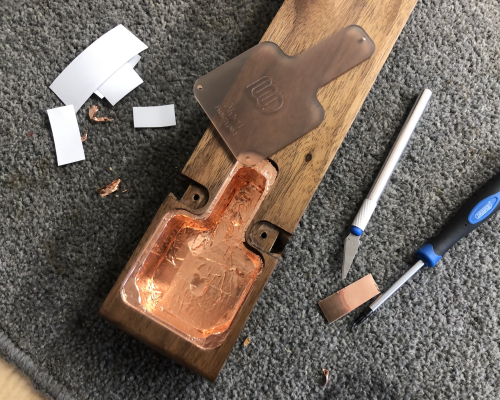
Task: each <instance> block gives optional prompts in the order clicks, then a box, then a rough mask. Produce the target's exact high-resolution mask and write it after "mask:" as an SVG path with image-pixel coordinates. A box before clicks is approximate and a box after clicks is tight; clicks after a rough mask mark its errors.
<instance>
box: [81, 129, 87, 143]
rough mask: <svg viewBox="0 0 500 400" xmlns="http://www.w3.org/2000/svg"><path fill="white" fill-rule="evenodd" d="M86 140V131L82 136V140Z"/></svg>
mask: <svg viewBox="0 0 500 400" xmlns="http://www.w3.org/2000/svg"><path fill="white" fill-rule="evenodd" d="M86 140H87V131H85V133H84V134H83V136H82V142H85V141H86Z"/></svg>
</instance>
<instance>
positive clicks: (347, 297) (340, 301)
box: [318, 274, 380, 323]
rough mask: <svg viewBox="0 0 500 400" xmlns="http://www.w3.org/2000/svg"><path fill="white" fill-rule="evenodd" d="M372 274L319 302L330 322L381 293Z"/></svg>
mask: <svg viewBox="0 0 500 400" xmlns="http://www.w3.org/2000/svg"><path fill="white" fill-rule="evenodd" d="M379 293H380V291H379V290H378V287H377V284H376V283H375V281H374V280H373V277H372V275H371V274H368V275H366V276H364V277H363V278H361V279H360V280H358V281H356V282H354V283H352V284H350V285H349V286H347V287H345V288H344V289H342V290H339V291H338V292H337V293H334V294H332V295H331V296H329V297H327V298H326V299H324V300H321V301H320V302H319V303H318V304H319V306H320V307H321V311H323V314H324V315H325V318H326V319H327V321H328V323H331V322H333V321H336V320H337V319H339V318H341V317H343V316H344V315H346V314H348V313H350V312H351V311H352V310H354V309H355V308H358V307H359V306H360V305H361V304H363V303H364V302H366V301H368V300H370V299H371V298H372V297H374V296H376V295H377V294H379Z"/></svg>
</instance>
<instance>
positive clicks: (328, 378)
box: [323, 368, 330, 386]
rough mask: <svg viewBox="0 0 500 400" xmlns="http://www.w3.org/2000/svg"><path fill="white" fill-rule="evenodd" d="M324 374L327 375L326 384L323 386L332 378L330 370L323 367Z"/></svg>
mask: <svg viewBox="0 0 500 400" xmlns="http://www.w3.org/2000/svg"><path fill="white" fill-rule="evenodd" d="M323 375H325V384H324V385H323V386H326V385H328V381H329V380H330V371H329V370H327V369H324V368H323Z"/></svg>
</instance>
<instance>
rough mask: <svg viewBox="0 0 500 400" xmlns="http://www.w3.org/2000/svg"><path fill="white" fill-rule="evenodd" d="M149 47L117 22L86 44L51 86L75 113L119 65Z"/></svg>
mask: <svg viewBox="0 0 500 400" xmlns="http://www.w3.org/2000/svg"><path fill="white" fill-rule="evenodd" d="M147 48H148V47H147V46H146V45H145V44H144V43H143V42H141V41H140V40H139V39H137V38H136V37H135V36H134V35H133V34H132V33H131V32H130V31H129V30H128V29H127V28H125V27H124V26H123V25H118V26H117V27H116V28H113V29H111V30H110V31H109V32H108V33H106V34H104V35H103V36H101V37H100V38H99V39H97V40H96V41H95V42H94V43H92V44H91V45H90V46H89V47H87V48H86V49H85V50H84V51H83V52H82V53H81V54H80V55H79V56H78V57H76V58H75V59H74V60H73V61H72V62H71V64H69V65H68V66H67V67H66V68H65V70H64V71H63V72H62V73H61V74H60V75H59V76H58V77H57V78H56V79H55V81H54V82H52V85H50V88H51V89H52V91H53V92H54V93H55V94H56V95H57V96H58V97H59V98H60V99H61V100H62V101H63V103H64V104H66V105H69V104H73V106H74V108H75V112H76V111H78V110H79V109H80V107H81V106H82V105H83V104H84V103H85V101H86V100H87V99H88V98H89V97H90V96H91V95H92V93H94V91H96V90H97V89H98V88H99V86H101V85H102V84H103V83H104V81H106V80H107V79H108V78H109V77H110V76H111V75H113V74H114V73H115V72H116V71H117V70H118V69H119V68H120V67H121V66H123V65H124V64H125V63H126V62H127V61H128V60H130V59H132V57H134V56H135V55H137V54H138V53H140V52H141V51H143V50H145V49H147Z"/></svg>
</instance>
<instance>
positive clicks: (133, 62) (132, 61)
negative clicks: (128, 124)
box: [94, 54, 142, 105]
mask: <svg viewBox="0 0 500 400" xmlns="http://www.w3.org/2000/svg"><path fill="white" fill-rule="evenodd" d="M140 59H141V56H140V55H139V54H137V55H136V56H134V57H132V58H131V59H130V60H128V61H127V63H126V64H124V65H123V66H122V67H121V68H120V69H119V70H118V71H116V72H115V73H114V74H113V75H111V76H110V77H109V78H108V79H107V81H106V82H108V81H109V80H113V77H114V76H115V75H116V74H120V71H121V70H122V68H127V65H130V66H132V68H134V67H135V66H136V65H137V63H138V62H139V60H140ZM137 76H138V75H137ZM106 82H104V83H106ZM104 83H103V85H104ZM117 83H118V82H115V84H117ZM141 83H142V82H141ZM108 84H109V82H108ZM101 86H102V85H101ZM101 86H99V89H97V90H96V91H95V92H94V94H95V95H97V97H99V98H100V99H102V98H104V95H103V94H102V93H101V92H100V89H101ZM132 89H134V88H132ZM132 89H131V90H132ZM127 93H128V92H127ZM122 97H123V96H122ZM108 100H109V99H108ZM113 105H114V104H113Z"/></svg>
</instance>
